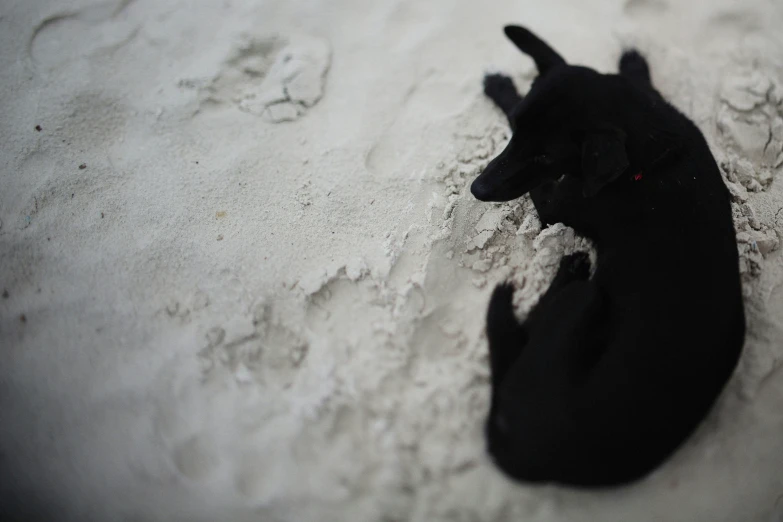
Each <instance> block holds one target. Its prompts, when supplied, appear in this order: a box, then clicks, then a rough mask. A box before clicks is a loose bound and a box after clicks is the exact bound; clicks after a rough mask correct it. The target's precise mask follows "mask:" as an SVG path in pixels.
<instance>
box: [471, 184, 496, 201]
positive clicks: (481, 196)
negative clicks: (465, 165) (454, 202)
mask: <svg viewBox="0 0 783 522" xmlns="http://www.w3.org/2000/svg"><path fill="white" fill-rule="evenodd" d="M470 193H471V194H473V197H474V198H476V199H477V200H479V201H489V199H490V198H491V197H492V196H491V195H490V190H489V187H488V186H487V185H486V184H485V183H482V182H481V180H480V179H476V180H475V181H474V182H473V183H471V185H470Z"/></svg>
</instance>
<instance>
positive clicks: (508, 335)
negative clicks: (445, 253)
mask: <svg viewBox="0 0 783 522" xmlns="http://www.w3.org/2000/svg"><path fill="white" fill-rule="evenodd" d="M589 277H590V257H589V256H588V255H587V253H585V252H576V253H573V254H571V255H568V256H565V257H563V259H561V261H560V267H559V269H558V271H557V275H555V278H554V280H553V281H552V283H551V284H550V285H549V288H548V289H547V291H546V293H545V294H544V295H543V296H541V299H539V301H538V303H537V304H536V306H535V307H533V310H531V311H530V314H529V315H528V319H527V321H526V322H525V323H524V324H522V323H520V322H519V320H517V318H516V316H515V315H514V306H513V304H512V298H513V295H514V287H513V286H511V285H509V284H507V283H506V284H501V285H498V286H497V287H496V288H495V291H494V292H492V297H491V298H490V300H489V309H488V310H487V337H488V339H489V364H490V369H491V372H492V381H493V384H494V383H499V382H500V381H501V380H502V379H503V377H504V376H505V373H506V371H507V370H508V368H509V367H511V365H512V364H513V363H514V361H516V359H517V357H519V354H520V353H521V352H522V350H523V349H524V346H525V344H527V339H528V329H529V328H535V322H536V319H537V318H538V317H540V316H542V315H547V314H554V315H555V316H556V315H557V311H556V310H549V308H550V306H549V305H550V303H551V302H552V301H554V300H555V298H556V296H557V294H558V293H560V291H561V290H563V289H564V288H566V287H567V286H568V285H569V284H570V283H571V282H572V281H585V280H587V279H588V278H589Z"/></svg>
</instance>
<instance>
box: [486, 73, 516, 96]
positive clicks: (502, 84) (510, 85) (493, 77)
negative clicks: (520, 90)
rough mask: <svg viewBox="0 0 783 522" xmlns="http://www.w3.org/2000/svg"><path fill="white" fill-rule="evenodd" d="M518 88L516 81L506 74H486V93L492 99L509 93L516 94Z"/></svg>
mask: <svg viewBox="0 0 783 522" xmlns="http://www.w3.org/2000/svg"><path fill="white" fill-rule="evenodd" d="M516 92H517V88H516V87H515V86H514V81H513V80H512V79H511V78H510V77H508V76H506V75H505V74H500V73H492V74H486V75H484V94H486V95H487V96H489V97H490V98H492V99H497V98H503V97H504V96H508V95H509V94H514V95H515V94H516Z"/></svg>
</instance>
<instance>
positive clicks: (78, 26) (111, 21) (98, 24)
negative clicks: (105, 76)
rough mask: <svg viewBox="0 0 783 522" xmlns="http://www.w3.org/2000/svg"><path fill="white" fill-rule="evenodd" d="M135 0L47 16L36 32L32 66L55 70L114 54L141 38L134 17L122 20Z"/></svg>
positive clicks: (31, 49)
mask: <svg viewBox="0 0 783 522" xmlns="http://www.w3.org/2000/svg"><path fill="white" fill-rule="evenodd" d="M134 3H135V0H119V1H116V2H108V3H100V4H96V5H91V6H87V7H83V8H81V9H75V10H69V11H61V12H58V13H56V14H53V15H50V16H47V17H46V18H44V19H43V20H42V21H41V22H40V23H38V25H36V26H35V28H34V29H33V32H32V35H31V36H30V40H29V42H28V44H27V53H28V55H29V56H30V58H31V59H32V62H33V64H35V66H36V67H39V68H41V69H43V70H52V69H55V68H57V67H58V66H61V65H63V64H66V63H68V62H70V61H71V60H73V58H74V57H78V56H87V55H92V54H95V53H99V52H109V53H111V52H113V51H115V50H117V49H119V48H120V47H122V46H123V45H125V44H127V43H128V42H130V41H131V40H133V39H134V37H135V36H136V35H137V34H138V31H139V25H138V24H137V23H135V22H133V20H134V19H135V18H134V17H128V16H121V15H122V14H123V13H124V12H125V11H127V10H128V9H129V8H131V6H132V4H134Z"/></svg>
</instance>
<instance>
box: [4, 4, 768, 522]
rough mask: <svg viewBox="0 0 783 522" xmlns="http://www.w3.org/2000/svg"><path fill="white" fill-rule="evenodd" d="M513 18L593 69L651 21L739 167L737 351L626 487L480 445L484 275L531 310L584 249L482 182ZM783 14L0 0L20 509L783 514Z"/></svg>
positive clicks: (522, 77) (10, 479) (8, 297)
mask: <svg viewBox="0 0 783 522" xmlns="http://www.w3.org/2000/svg"><path fill="white" fill-rule="evenodd" d="M509 22H517V23H523V24H525V25H527V26H529V27H531V28H533V29H534V30H535V31H536V32H538V33H539V34H541V35H542V36H544V37H545V38H546V39H548V40H549V41H550V42H552V43H553V45H555V46H556V47H557V48H558V50H560V51H561V52H562V53H563V54H564V55H565V56H566V57H567V58H568V59H569V60H570V61H572V62H576V63H583V64H587V65H590V66H593V67H595V68H597V69H599V70H603V71H611V70H614V69H615V66H616V62H617V58H618V56H619V54H620V52H621V49H622V48H623V47H626V46H630V45H636V46H638V47H639V48H640V49H641V50H642V51H643V52H644V53H646V54H647V55H648V56H649V59H650V62H651V65H652V68H653V76H654V81H655V82H656V83H657V85H658V86H659V87H660V89H661V91H662V92H664V93H665V95H666V96H667V97H668V98H669V99H671V100H672V101H673V102H674V103H675V104H676V105H677V106H679V107H680V108H681V109H683V110H684V111H685V112H686V113H687V114H689V115H690V116H691V117H692V118H693V119H694V120H695V121H696V122H697V123H699V125H700V126H701V128H702V129H703V131H704V133H705V135H706V136H707V137H708V139H709V140H710V142H711V144H712V146H713V150H714V151H715V154H716V157H717V158H718V159H719V161H721V162H722V164H723V167H724V172H725V174H726V177H727V183H729V186H730V188H731V190H732V193H733V194H734V201H735V204H734V212H735V220H736V223H737V228H738V241H739V244H740V248H741V251H742V269H743V272H744V273H743V279H744V283H745V293H746V296H747V310H748V323H749V333H748V340H747V344H746V350H745V354H744V357H743V360H742V363H741V365H740V368H739V370H738V372H737V374H736V376H735V378H734V379H733V380H732V382H731V383H730V385H729V386H728V388H727V390H726V392H725V393H724V395H723V397H722V398H721V400H720V403H719V404H718V406H717V408H716V409H715V411H714V413H713V414H712V415H711V416H710V418H709V419H708V420H707V422H706V423H705V424H704V426H703V427H702V428H701V429H700V430H699V432H698V433H697V434H696V436H695V437H693V439H692V440H690V441H689V442H688V443H687V444H686V445H685V447H683V448H682V450H681V451H679V452H678V453H677V454H676V455H675V457H674V458H673V459H671V460H670V461H669V462H668V463H667V464H666V465H665V466H663V467H662V468H661V469H660V470H659V471H657V472H656V473H654V474H653V475H652V476H650V477H649V478H648V479H646V480H644V481H643V482H641V483H639V484H636V485H634V486H631V487H627V488H622V489H619V490H610V491H604V492H598V493H594V492H580V491H573V490H567V489H562V488H557V487H552V486H546V487H525V486H521V485H516V484H513V483H511V482H509V481H507V480H506V479H505V478H503V477H502V476H501V475H500V474H499V473H498V472H497V471H496V470H495V468H494V467H493V466H492V465H491V463H490V462H489V461H488V459H487V457H486V455H485V453H484V451H483V437H482V422H483V419H484V417H485V415H486V411H487V399H488V381H487V377H488V375H487V374H488V370H487V360H486V339H485V338H484V336H483V316H484V312H485V308H486V303H487V298H488V295H489V292H490V291H491V288H492V287H493V286H494V284H495V283H496V282H498V281H501V280H503V279H506V278H512V279H513V280H515V281H516V283H517V284H518V285H519V286H520V288H521V289H520V291H519V293H518V295H517V300H518V302H519V304H520V309H521V311H522V312H524V310H525V309H526V307H529V306H530V304H532V303H533V302H534V301H535V298H536V296H537V295H538V294H539V293H540V292H541V290H542V289H543V288H545V287H546V285H547V282H548V278H549V277H551V274H552V269H553V266H554V264H556V262H557V259H558V258H559V256H561V255H562V254H563V252H568V251H571V250H573V249H581V248H588V247H589V245H586V244H585V243H584V242H583V241H582V240H581V239H580V238H577V237H574V235H573V232H572V231H570V230H568V229H565V228H564V227H562V226H559V227H553V228H550V229H547V230H544V231H541V227H540V223H538V222H537V219H536V218H535V215H534V212H533V211H532V208H531V206H530V203H529V201H527V200H520V201H516V202H512V203H511V204H502V205H491V204H484V203H479V202H477V201H475V200H474V199H473V198H472V197H471V196H470V194H469V192H468V191H467V185H468V183H469V182H470V181H471V180H472V178H473V177H474V176H475V175H476V173H477V172H478V171H479V170H480V169H481V168H483V166H484V165H485V164H486V162H487V161H488V159H489V158H490V157H491V155H492V154H493V153H494V152H495V151H496V150H497V149H498V148H499V147H501V146H502V145H503V143H504V141H505V140H506V139H507V132H508V131H507V129H506V127H505V124H504V121H503V118H502V115H501V114H500V113H499V112H498V111H497V110H496V109H494V108H493V107H492V106H491V105H490V103H489V102H488V101H487V100H486V99H485V98H484V97H483V96H482V94H481V89H480V84H481V77H482V75H483V73H484V72H485V71H488V70H503V71H506V72H508V73H510V74H512V75H513V76H514V78H515V81H517V84H518V86H519V87H520V88H521V89H523V90H524V89H525V88H526V86H527V85H529V82H530V80H531V78H532V76H533V68H532V63H531V62H530V61H529V60H528V59H527V58H525V57H523V56H522V55H520V54H519V53H518V52H517V51H516V50H515V49H514V48H513V47H512V46H511V44H509V43H508V42H507V41H506V40H505V39H504V37H503V35H502V32H501V27H502V26H503V25H504V24H506V23H509ZM781 26H783V3H780V2H776V1H771V0H770V1H764V0H747V1H746V0H743V1H727V0H709V1H708V0H702V1H692V2H675V1H674V0H605V1H595V2H576V1H568V0H549V1H547V2H537V1H532V0H527V1H513V2H512V1H498V2H493V3H492V4H491V7H487V6H486V5H484V3H482V2H469V1H463V0H428V1H426V2H424V1H400V2H380V1H378V2H362V1H359V0H310V1H304V0H303V1H291V2H288V1H255V0H223V1H218V0H215V1H207V0H203V1H199V2H193V1H184V0H182V1H179V0H168V1H156V0H110V1H107V2H101V3H99V2H95V1H92V0H59V1H55V0H16V1H13V0H8V1H4V2H3V3H2V7H0V70H1V71H2V73H1V74H0V105H1V107H2V108H1V113H2V115H3V117H2V119H0V133H1V134H0V139H2V144H3V145H2V154H1V155H0V221H1V224H0V291H2V292H3V294H2V298H0V346H2V348H1V349H0V468H1V469H2V474H0V494H1V495H2V496H1V497H0V510H3V511H6V512H10V511H12V510H13V511H15V512H17V513H21V514H22V515H23V516H24V517H25V519H26V520H37V519H45V520H64V521H71V520H73V521H93V520H95V521H113V520H122V521H134V522H136V521H148V520H149V521H152V520H165V521H175V520H183V521H184V520H188V521H196V520H204V521H211V520H214V521H218V520H219V521H242V520H248V521H249V520H254V521H270V522H276V521H283V520H292V521H293V520H295V521H346V520H357V521H358V520H367V521H382V520H383V521H398V520H399V521H402V520H415V521H427V522H430V521H441V520H443V521H445V520H458V521H462V520H464V521H502V520H525V521H565V520H568V521H595V520H601V521H623V522H627V521H629V520H634V521H648V520H649V521H653V520H654V521H683V520H704V521H711V522H719V521H727V522H737V521H743V522H745V521H764V522H769V521H779V520H783V408H782V407H781V404H783V372H781V371H779V368H780V367H781V364H783V261H781V259H782V255H781V250H780V249H779V239H780V234H781V231H783V211H781V209H783V180H781V179H780V177H778V178H777V179H776V176H777V175H778V172H779V170H780V168H779V167H780V164H781V163H783V154H781V149H783V118H782V117H781V116H783V104H782V103H781V102H782V101H783V36H781V35H783V33H781V31H780V27H781ZM673 297H674V296H673ZM698 381H699V378H698V375H694V386H698ZM661 385H662V386H663V385H665V383H661Z"/></svg>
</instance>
